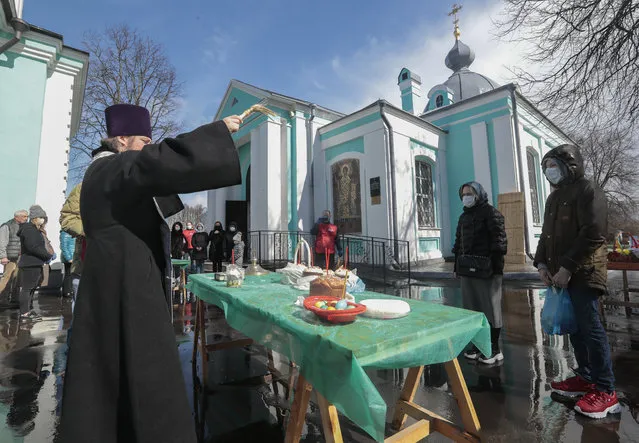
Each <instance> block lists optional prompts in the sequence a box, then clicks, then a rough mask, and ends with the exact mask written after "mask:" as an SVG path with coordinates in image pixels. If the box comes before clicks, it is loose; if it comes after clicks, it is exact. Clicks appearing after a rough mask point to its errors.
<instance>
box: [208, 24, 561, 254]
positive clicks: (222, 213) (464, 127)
mask: <svg viewBox="0 0 639 443" xmlns="http://www.w3.org/2000/svg"><path fill="white" fill-rule="evenodd" d="M454 35H455V41H454V44H453V47H452V49H451V50H450V51H449V52H448V54H447V55H446V58H445V64H446V66H447V67H448V68H449V69H450V70H451V71H452V73H451V75H450V77H449V78H448V79H446V80H445V81H443V82H442V83H441V84H438V85H434V86H431V85H425V86H426V87H429V88H430V89H428V90H427V93H426V95H425V97H422V96H423V93H424V91H426V89H423V86H424V85H422V82H421V79H420V77H419V75H418V74H417V73H415V72H412V71H411V70H410V69H408V68H404V69H402V70H401V71H400V72H399V75H398V78H397V84H398V86H399V91H398V92H399V93H400V94H401V103H402V106H401V108H398V107H396V106H393V105H392V104H390V103H388V102H387V101H386V100H378V101H376V102H375V103H372V104H370V105H369V106H366V107H364V108H362V109H360V110H358V111H356V112H353V113H351V114H347V115H346V114H343V113H340V112H338V111H334V110H331V109H327V108H325V107H322V106H321V105H318V104H315V103H310V102H307V101H304V100H300V99H296V98H292V97H288V96H285V95H282V94H278V93H276V92H272V91H268V90H265V89H261V88H257V87H255V86H251V85H248V84H246V83H243V82H240V81H238V80H232V81H231V82H230V85H229V86H228V89H227V91H226V95H225V97H224V99H223V101H222V103H221V105H220V107H219V110H218V113H217V115H216V119H219V118H223V117H226V116H228V115H232V114H239V113H241V112H242V111H243V110H245V109H247V108H248V107H249V106H251V105H253V104H256V103H261V104H264V105H266V106H268V107H269V108H271V109H272V110H274V111H275V112H276V113H277V117H272V116H271V117H267V116H264V115H261V114H258V115H255V114H254V115H252V116H250V117H249V118H248V119H247V120H246V121H245V124H244V125H243V126H242V127H241V129H240V131H239V132H238V133H237V134H236V135H235V140H236V144H237V147H238V150H239V155H240V159H241V169H242V177H243V182H242V184H241V185H238V186H236V187H233V188H227V189H221V190H215V191H210V192H209V195H208V208H209V211H208V212H209V214H210V218H211V220H209V223H210V224H211V225H212V223H213V218H215V219H220V220H222V221H223V222H224V221H226V222H229V221H231V220H235V221H237V222H238V223H239V224H240V226H241V228H242V229H243V230H244V232H246V231H258V230H267V231H304V232H308V231H309V230H310V229H311V228H312V226H313V223H314V221H315V220H316V219H317V217H318V216H319V215H321V213H322V211H323V210H324V209H330V210H331V211H332V213H333V218H334V220H335V223H336V224H337V225H338V226H339V229H340V231H341V232H342V233H348V234H353V235H361V236H367V237H379V238H385V239H399V240H406V241H409V244H410V260H411V261H412V262H418V261H424V260H428V259H434V258H441V257H445V256H450V255H451V254H452V253H451V249H452V246H453V242H454V236H455V228H456V225H457V220H458V217H459V215H460V214H461V212H462V203H461V201H460V198H459V188H460V186H461V185H462V184H463V183H466V182H468V181H472V180H474V181H477V182H479V183H481V184H482V185H483V186H484V188H485V189H486V191H487V192H488V198H489V201H490V203H491V204H493V205H495V206H498V207H499V208H500V209H502V212H503V213H504V215H505V217H506V224H507V232H508V236H509V241H510V245H509V246H510V249H511V251H510V252H509V258H510V261H514V262H523V261H524V260H525V256H526V255H525V254H526V253H534V250H535V248H536V245H537V241H538V238H539V236H540V234H541V223H542V219H543V206H544V202H545V200H546V197H547V196H548V194H549V192H550V189H549V186H548V183H547V181H546V180H545V179H544V177H543V174H542V171H541V167H540V161H541V159H542V157H543V156H544V154H546V153H547V152H548V151H549V150H550V149H552V148H553V147H555V146H557V145H559V144H562V143H569V142H570V139H569V138H568V136H567V135H565V134H564V133H563V132H562V131H561V129H560V128H558V127H557V126H556V125H555V124H553V122H552V121H550V120H549V119H548V118H547V117H546V116H545V115H544V114H542V113H541V112H540V111H539V110H538V109H536V108H535V106H533V104H532V103H531V102H530V101H529V100H528V99H526V98H525V97H524V96H523V95H522V93H521V92H520V90H519V89H518V88H517V86H516V85H515V84H512V83H511V84H506V85H499V84H497V83H496V82H495V81H493V80H491V79H490V78H488V77H486V76H484V75H482V74H480V73H476V72H473V71H472V70H471V69H470V67H471V65H472V63H473V60H474V58H475V54H474V52H473V50H472V49H471V48H470V47H469V46H468V45H466V44H465V43H463V42H462V41H461V40H460V32H459V28H458V27H457V25H455V32H454ZM422 100H423V101H424V102H426V104H425V107H422V106H423V105H422V106H420V102H422Z"/></svg>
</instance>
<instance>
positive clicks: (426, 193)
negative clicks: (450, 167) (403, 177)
mask: <svg viewBox="0 0 639 443" xmlns="http://www.w3.org/2000/svg"><path fill="white" fill-rule="evenodd" d="M415 198H416V200H417V223H418V226H419V228H434V227H435V193H434V190H433V166H432V164H431V163H429V162H426V161H422V160H415Z"/></svg>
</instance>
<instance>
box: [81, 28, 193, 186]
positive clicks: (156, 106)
mask: <svg viewBox="0 0 639 443" xmlns="http://www.w3.org/2000/svg"><path fill="white" fill-rule="evenodd" d="M83 46H84V48H85V49H86V50H87V51H88V52H89V53H90V54H91V61H90V64H89V73H88V78H87V87H86V92H85V97H84V106H83V109H82V118H81V120H80V128H79V130H78V134H77V135H76V137H75V138H74V140H73V141H72V144H71V164H73V168H71V169H70V174H71V175H72V179H73V178H75V179H77V178H79V177H81V176H82V175H83V174H84V171H85V169H86V166H87V164H88V163H89V161H90V159H91V151H92V150H93V149H95V148H97V147H98V145H99V142H100V139H102V138H104V137H105V136H106V123H105V121H104V109H105V108H107V107H108V106H111V105H113V104H117V103H130V104H134V105H139V106H144V107H145V108H147V109H148V110H149V112H150V114H151V129H152V131H153V139H154V140H161V139H162V138H164V137H167V136H171V135H174V134H175V133H177V132H178V131H179V130H180V127H181V124H180V123H179V122H178V121H176V120H175V112H176V110H177V108H178V104H179V99H180V96H181V89H182V84H181V83H180V82H178V80H177V76H176V73H175V68H174V67H173V65H172V64H171V63H170V61H169V59H168V58H167V56H166V54H165V51H164V47H163V46H162V45H160V44H158V43H156V42H154V41H153V40H151V39H150V38H148V37H145V36H143V35H141V34H140V33H139V32H138V31H136V30H134V29H131V28H130V27H129V26H128V25H117V26H113V27H108V28H106V29H105V31H104V32H101V33H95V32H91V33H87V34H85V36H84V41H83Z"/></svg>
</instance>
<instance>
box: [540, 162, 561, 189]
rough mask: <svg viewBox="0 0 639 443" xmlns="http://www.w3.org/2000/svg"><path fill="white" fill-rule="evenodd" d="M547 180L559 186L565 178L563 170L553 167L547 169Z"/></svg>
mask: <svg viewBox="0 0 639 443" xmlns="http://www.w3.org/2000/svg"><path fill="white" fill-rule="evenodd" d="M544 174H545V175H546V178H547V179H548V181H549V182H550V183H552V184H553V185H556V184H558V183H559V182H560V181H561V180H563V178H564V174H563V173H562V172H561V169H560V168H559V167H557V166H551V167H550V168H546V170H545V171H544Z"/></svg>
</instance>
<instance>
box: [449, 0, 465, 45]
mask: <svg viewBox="0 0 639 443" xmlns="http://www.w3.org/2000/svg"><path fill="white" fill-rule="evenodd" d="M463 7H464V6H463V5H458V4H457V3H455V4H453V9H451V11H450V12H449V13H448V16H449V17H451V16H452V17H454V18H455V19H454V20H453V23H454V24H455V30H454V31H453V35H454V36H455V40H459V36H461V31H460V30H459V18H457V13H458V12H459V11H461V10H462V8H463Z"/></svg>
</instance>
